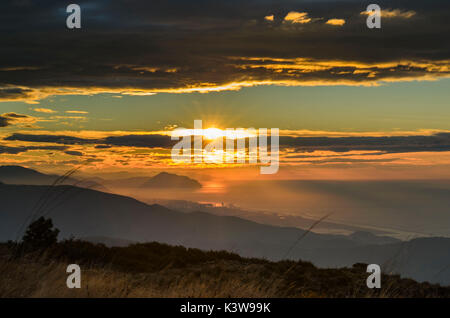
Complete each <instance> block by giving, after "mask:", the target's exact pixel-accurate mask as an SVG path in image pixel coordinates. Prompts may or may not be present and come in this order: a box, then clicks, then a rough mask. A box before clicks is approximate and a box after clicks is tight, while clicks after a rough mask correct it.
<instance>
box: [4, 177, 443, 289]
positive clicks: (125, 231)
mask: <svg viewBox="0 0 450 318" xmlns="http://www.w3.org/2000/svg"><path fill="white" fill-rule="evenodd" d="M49 189H50V190H49ZM24 198H26V199H24ZM42 198H44V199H42ZM45 198H46V199H45ZM39 200H40V201H41V203H40V204H37V202H39ZM0 202H1V208H0V211H1V213H0V241H6V240H9V239H15V238H17V237H21V234H20V233H19V234H18V230H19V229H20V228H21V225H23V224H24V222H25V221H26V220H27V219H28V217H29V215H30V213H31V212H33V211H34V212H38V213H35V215H36V216H41V215H44V216H47V217H51V218H52V219H53V221H54V224H55V226H56V227H57V228H59V229H60V230H61V236H60V237H62V238H67V237H69V236H71V235H74V236H75V237H79V238H81V237H112V238H114V237H119V238H121V239H124V240H129V241H135V242H152V241H156V242H162V243H168V244H172V245H183V246H186V247H195V248H200V249H203V250H227V251H232V252H236V253H239V254H240V255H242V256H245V257H259V258H267V259H271V260H281V259H303V260H309V261H312V262H313V263H314V264H317V265H320V266H324V267H334V266H351V265H353V264H354V263H358V262H367V263H376V264H380V265H382V266H384V265H385V264H387V265H389V269H390V270H392V271H393V272H398V273H401V274H404V275H407V276H408V277H411V278H415V279H417V280H421V281H422V280H424V281H431V282H440V283H442V284H450V272H449V271H448V270H447V271H446V270H443V269H445V267H446V266H448V265H449V264H450V254H449V253H448V251H449V250H450V239H445V238H436V239H417V240H414V241H411V243H394V244H384V245H364V244H365V243H366V242H367V239H366V235H363V236H364V240H363V241H358V236H360V235H354V236H353V237H349V236H345V235H324V234H316V233H308V234H307V235H305V234H306V232H305V231H304V230H301V229H298V228H290V227H276V226H270V225H263V224H258V223H255V222H252V221H248V220H244V219H241V218H237V217H231V216H217V215H211V214H208V213H204V212H194V213H181V212H177V211H173V210H170V209H167V208H165V207H163V206H160V205H146V204H144V203H142V202H139V201H137V200H135V199H131V198H128V197H124V196H120V195H113V194H109V193H103V192H98V191H94V190H90V189H83V188H77V187H73V186H57V187H48V186H23V185H6V184H4V185H0ZM39 206H41V208H40V209H39V208H36V207H39ZM22 229H23V227H22ZM371 240H373V237H372V238H371ZM383 240H384V238H383ZM409 244H411V245H409ZM408 246H409V247H411V248H405V247H408ZM402 259H403V260H407V261H403V262H400V263H399V261H400V260H402Z"/></svg>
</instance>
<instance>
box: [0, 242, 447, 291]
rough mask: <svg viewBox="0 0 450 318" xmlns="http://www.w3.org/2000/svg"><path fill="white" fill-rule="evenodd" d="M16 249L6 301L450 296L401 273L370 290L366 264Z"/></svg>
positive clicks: (163, 250) (165, 249) (140, 249)
mask: <svg viewBox="0 0 450 318" xmlns="http://www.w3.org/2000/svg"><path fill="white" fill-rule="evenodd" d="M12 248H13V246H7V245H3V246H2V245H0V269H1V270H2V277H3V279H2V280H0V297H450V288H449V287H447V288H445V287H440V286H438V285H431V284H428V283H417V282H415V281H413V280H410V279H401V278H400V277H399V276H396V275H382V278H381V281H382V285H381V289H379V290H371V289H368V288H367V286H366V279H367V275H368V274H367V273H366V267H367V266H366V265H364V264H356V265H355V266H353V267H351V268H339V269H319V268H317V267H315V266H314V265H312V264H311V263H308V262H302V261H298V262H293V261H282V262H270V261H267V260H262V259H249V258H243V257H240V256H239V255H237V254H233V253H228V252H223V251H219V252H212V251H209V252H205V251H201V250H198V249H186V248H184V247H181V246H177V247H175V246H168V245H164V244H159V243H146V244H136V245H131V246H128V247H116V248H107V247H105V246H104V245H98V244H97V245H94V244H91V243H87V242H82V241H73V240H71V241H64V242H61V243H58V244H56V245H55V246H53V247H51V248H50V249H49V250H47V251H46V252H45V253H44V254H41V255H40V256H38V254H36V253H35V254H28V255H24V256H21V257H20V258H10V259H9V260H5V257H8V255H11V252H12ZM2 259H3V260H2ZM71 263H76V264H79V265H80V267H81V268H82V273H83V274H82V275H83V276H82V282H85V283H82V288H81V289H80V290H70V289H68V288H66V286H65V281H66V274H65V267H66V266H67V264H71Z"/></svg>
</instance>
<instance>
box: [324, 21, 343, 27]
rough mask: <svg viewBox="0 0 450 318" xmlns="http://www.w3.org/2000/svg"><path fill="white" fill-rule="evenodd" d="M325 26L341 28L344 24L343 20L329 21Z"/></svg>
mask: <svg viewBox="0 0 450 318" xmlns="http://www.w3.org/2000/svg"><path fill="white" fill-rule="evenodd" d="M326 24H329V25H335V26H343V25H344V24H345V20H344V19H330V20H328V21H327V22H326Z"/></svg>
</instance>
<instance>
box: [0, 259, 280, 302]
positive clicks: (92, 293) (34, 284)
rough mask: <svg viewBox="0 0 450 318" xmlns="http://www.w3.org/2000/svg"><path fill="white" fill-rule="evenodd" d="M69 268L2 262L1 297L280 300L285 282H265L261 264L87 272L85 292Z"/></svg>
mask: <svg viewBox="0 0 450 318" xmlns="http://www.w3.org/2000/svg"><path fill="white" fill-rule="evenodd" d="M66 267H67V264H61V263H49V264H42V263H38V262H33V263H30V262H24V261H8V262H5V261H4V262H1V263H0V271H1V273H2V278H1V279H0V297H2V298H5V297H6V298H9V297H40V298H41V297H56V298H58V297H70V298H77V297H83V298H85V297H92V298H99V297H108V298H125V297H138V298H141V297H163V298H164V297H175V298H177V297H238V298H241V297H247V298H251V297H275V296H276V295H277V293H278V290H279V287H280V284H281V279H270V280H264V281H261V280H260V276H259V272H260V270H261V268H259V267H260V266H259V265H248V266H246V267H244V268H243V267H242V266H241V265H238V264H230V263H229V262H227V263H223V264H211V265H207V266H203V267H202V268H190V269H183V270H180V269H165V270H161V271H160V272H157V273H134V274H130V273H123V272H118V271H114V270H112V269H109V268H98V267H97V268H87V269H85V268H82V277H81V280H82V288H81V289H68V288H67V287H66V279H67V276H68V274H66Z"/></svg>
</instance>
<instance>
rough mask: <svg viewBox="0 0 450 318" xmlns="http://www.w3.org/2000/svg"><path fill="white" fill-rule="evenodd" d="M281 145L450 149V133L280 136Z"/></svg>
mask: <svg viewBox="0 0 450 318" xmlns="http://www.w3.org/2000/svg"><path fill="white" fill-rule="evenodd" d="M280 145H282V146H284V147H295V148H296V149H298V150H301V151H314V150H328V151H334V152H348V151H353V150H356V151H382V152H386V153H402V152H424V151H450V133H439V134H435V135H431V136H395V137H390V136H389V137H335V138H331V137H286V136H282V137H280Z"/></svg>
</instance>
